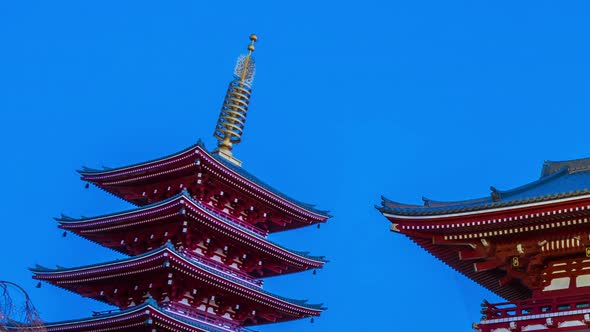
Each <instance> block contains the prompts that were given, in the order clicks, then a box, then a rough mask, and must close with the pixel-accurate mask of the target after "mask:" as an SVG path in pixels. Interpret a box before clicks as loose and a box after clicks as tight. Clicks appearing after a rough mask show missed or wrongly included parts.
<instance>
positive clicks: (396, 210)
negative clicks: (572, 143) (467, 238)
mask: <svg viewBox="0 0 590 332" xmlns="http://www.w3.org/2000/svg"><path fill="white" fill-rule="evenodd" d="M589 187H590V172H587V171H579V170H578V169H571V168H570V167H566V166H564V167H561V168H560V169H559V170H557V171H553V172H552V173H550V174H546V175H543V176H542V177H541V178H540V179H538V180H536V181H533V182H530V183H527V184H524V185H522V186H519V187H517V188H514V189H510V190H497V189H496V188H494V187H491V189H492V194H491V195H490V196H487V197H481V198H475V199H470V200H464V201H454V202H441V201H433V200H430V199H427V198H423V201H424V205H422V206H421V205H411V204H403V203H398V202H394V201H392V200H389V199H387V198H385V197H382V203H381V206H379V207H377V209H378V210H379V211H381V212H382V213H384V214H389V215H396V216H422V217H427V216H446V215H457V214H462V213H470V212H475V211H488V210H495V209H499V208H505V207H511V206H521V205H527V204H531V203H538V202H548V201H554V200H560V199H564V198H570V197H576V196H585V195H588V194H590V189H589Z"/></svg>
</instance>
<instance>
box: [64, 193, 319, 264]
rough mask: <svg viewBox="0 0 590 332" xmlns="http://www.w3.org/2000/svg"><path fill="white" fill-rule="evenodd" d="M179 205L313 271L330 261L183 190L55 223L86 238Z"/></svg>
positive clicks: (65, 218)
mask: <svg viewBox="0 0 590 332" xmlns="http://www.w3.org/2000/svg"><path fill="white" fill-rule="evenodd" d="M177 203H179V204H182V205H183V206H185V207H189V206H188V205H187V204H190V207H191V208H193V209H196V210H198V211H199V212H201V213H203V214H206V215H207V216H208V217H209V218H212V219H215V220H217V222H218V223H221V224H223V225H226V226H227V227H229V228H231V229H232V230H233V232H234V233H235V234H237V235H240V236H243V237H246V239H247V240H248V241H256V242H262V243H263V244H264V245H266V246H268V247H270V248H272V249H273V250H275V251H278V252H281V253H282V255H283V256H286V257H289V256H291V257H297V258H298V260H300V261H301V262H302V263H305V264H306V265H308V266H309V267H310V268H321V266H322V265H323V264H325V263H327V262H328V261H327V260H325V259H324V257H323V256H312V255H309V254H308V253H306V252H298V251H295V250H290V249H287V248H285V247H282V246H280V245H278V244H276V243H274V242H271V241H269V240H267V239H266V238H265V237H262V236H260V235H259V234H257V233H255V232H252V231H250V230H248V229H246V228H244V227H243V226H241V225H239V224H236V223H234V222H232V221H231V220H229V219H227V220H225V219H223V218H221V216H219V215H217V214H213V213H211V211H209V210H208V208H206V207H204V206H203V204H202V203H200V202H198V201H196V200H194V199H193V198H192V197H190V195H189V194H188V192H187V191H182V192H181V193H179V194H177V195H175V196H173V197H170V198H168V199H166V200H163V201H161V202H158V203H155V204H151V205H148V206H143V207H140V208H136V209H132V210H128V211H123V212H119V213H113V214H108V215H103V216H98V217H92V218H81V219H74V218H71V217H67V216H62V217H61V218H56V220H57V221H58V222H59V223H60V228H62V229H66V230H69V231H72V232H75V233H76V234H78V235H81V236H84V235H83V234H81V233H80V232H79V231H80V230H82V229H84V228H86V229H88V228H90V227H93V226H94V227H96V225H100V226H101V227H107V226H108V225H112V224H117V223H123V222H124V221H125V220H126V219H127V220H129V219H134V218H142V217H144V218H145V217H146V216H148V215H152V214H155V213H158V210H162V209H164V208H166V207H171V206H174V205H175V204H177ZM292 259H293V258H292Z"/></svg>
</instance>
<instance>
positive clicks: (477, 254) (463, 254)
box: [459, 249, 487, 261]
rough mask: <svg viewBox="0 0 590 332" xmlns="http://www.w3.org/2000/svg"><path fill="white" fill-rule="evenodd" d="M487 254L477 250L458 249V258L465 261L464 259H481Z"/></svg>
mask: <svg viewBox="0 0 590 332" xmlns="http://www.w3.org/2000/svg"><path fill="white" fill-rule="evenodd" d="M486 257H487V255H486V254H485V253H483V252H481V251H478V250H468V249H465V250H459V260H462V261H466V260H473V259H481V258H486Z"/></svg>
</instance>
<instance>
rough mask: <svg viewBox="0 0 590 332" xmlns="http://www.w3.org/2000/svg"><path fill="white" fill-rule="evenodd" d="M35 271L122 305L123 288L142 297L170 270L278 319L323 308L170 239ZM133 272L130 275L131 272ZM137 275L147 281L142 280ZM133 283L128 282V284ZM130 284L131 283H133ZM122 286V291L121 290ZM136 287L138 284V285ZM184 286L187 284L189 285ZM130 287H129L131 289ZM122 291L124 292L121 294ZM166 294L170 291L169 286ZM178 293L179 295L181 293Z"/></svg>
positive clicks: (58, 283)
mask: <svg viewBox="0 0 590 332" xmlns="http://www.w3.org/2000/svg"><path fill="white" fill-rule="evenodd" d="M31 271H33V272H34V273H35V276H34V278H35V279H38V280H44V281H47V282H50V283H51V284H53V285H55V286H59V287H62V288H65V289H68V290H71V291H74V292H77V293H81V294H82V295H84V296H87V297H91V298H94V299H96V300H99V301H103V302H107V303H111V304H117V305H119V306H125V304H124V303H115V302H117V301H120V300H117V299H120V298H124V300H127V298H128V294H130V293H133V292H135V293H136V295H137V296H139V297H141V296H143V295H142V294H144V293H143V292H144V291H149V290H150V289H151V287H152V285H154V287H155V286H156V285H159V286H160V287H168V286H169V285H172V282H171V281H168V282H166V281H167V280H169V279H170V277H171V276H172V275H173V274H178V273H179V274H181V275H182V276H183V278H184V279H183V280H185V281H184V283H187V282H188V281H186V280H192V281H190V282H191V283H192V287H191V288H194V287H209V288H213V289H215V290H216V292H217V293H218V294H226V295H227V296H228V297H231V296H237V297H239V300H238V301H239V302H240V303H244V302H248V301H249V302H248V303H251V304H252V305H253V306H256V307H259V308H261V310H262V309H264V310H265V311H267V312H270V313H272V314H273V315H279V317H277V318H276V319H277V321H283V320H291V319H298V318H302V317H309V316H318V315H319V314H320V312H321V311H323V310H325V308H323V307H322V305H313V304H306V301H301V300H292V299H288V298H284V297H281V296H278V295H275V294H272V293H270V292H267V291H265V290H263V289H262V288H260V286H259V285H257V284H255V283H254V282H247V281H245V280H243V279H240V278H237V277H235V276H232V275H230V274H229V273H227V272H226V271H222V270H219V269H216V268H214V267H211V266H208V265H204V264H202V263H200V262H198V261H196V260H192V259H190V258H188V257H187V256H184V255H183V254H181V253H179V252H178V251H176V250H175V249H174V247H173V246H172V245H171V244H169V243H168V244H167V245H166V246H164V247H161V248H159V249H156V250H153V251H150V252H148V253H145V254H143V255H139V256H135V257H131V258H127V259H123V260H119V261H113V262H108V263H102V264H95V265H88V266H83V267H77V268H61V267H60V268H57V269H48V268H44V267H41V266H37V267H36V268H33V269H31ZM131 276H133V278H131ZM141 281H146V282H147V281H149V284H150V285H149V286H147V285H143V284H142V285H141V286H138V285H135V284H136V283H137V284H141ZM130 283H132V284H133V285H131V284H130ZM113 285H118V286H117V287H118V288H121V291H120V292H118V291H117V289H115V290H114V291H113V292H102V291H100V289H101V288H107V287H111V288H113V287H114V286H113ZM134 286H135V287H134ZM123 287H125V289H127V292H125V291H124V290H123ZM138 287H139V288H138ZM191 288H189V289H191ZM132 290H133V291H132ZM122 293H125V295H121V294H122ZM168 293H169V294H170V292H168ZM183 294H184V292H183V293H182V294H178V296H180V297H182V296H183ZM264 319H265V317H264V316H262V318H260V317H259V318H258V320H259V321H257V323H262V322H264Z"/></svg>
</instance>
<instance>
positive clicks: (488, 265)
mask: <svg viewBox="0 0 590 332" xmlns="http://www.w3.org/2000/svg"><path fill="white" fill-rule="evenodd" d="M502 265H504V263H503V262H499V261H486V262H477V263H473V268H474V269H475V272H482V271H487V270H492V269H495V268H497V267H500V266H502Z"/></svg>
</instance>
